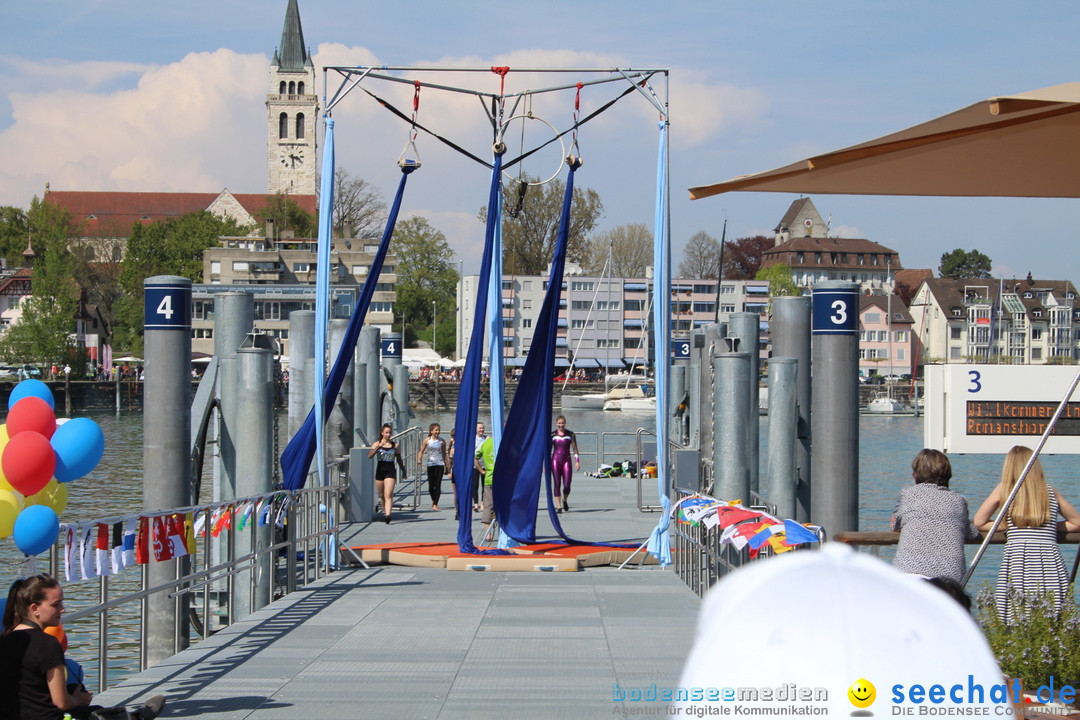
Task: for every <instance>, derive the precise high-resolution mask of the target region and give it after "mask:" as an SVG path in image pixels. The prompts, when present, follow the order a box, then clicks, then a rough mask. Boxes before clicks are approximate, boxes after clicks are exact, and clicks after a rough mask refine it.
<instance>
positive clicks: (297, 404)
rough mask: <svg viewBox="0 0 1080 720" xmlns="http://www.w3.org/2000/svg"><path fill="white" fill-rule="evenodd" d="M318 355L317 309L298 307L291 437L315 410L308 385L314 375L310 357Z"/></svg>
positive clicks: (292, 329) (292, 328)
mask: <svg viewBox="0 0 1080 720" xmlns="http://www.w3.org/2000/svg"><path fill="white" fill-rule="evenodd" d="M314 357H315V311H314V310H294V311H293V312H292V313H290V314H289V437H292V436H293V435H295V434H296V433H297V431H298V430H300V427H301V426H302V425H303V424H304V420H305V419H307V416H308V413H309V412H310V411H311V405H312V404H311V403H310V402H305V401H306V399H307V392H308V390H307V388H308V386H309V385H311V382H310V378H311V376H310V375H308V374H307V361H308V360H312V359H313V358H314Z"/></svg>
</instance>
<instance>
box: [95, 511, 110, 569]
mask: <svg viewBox="0 0 1080 720" xmlns="http://www.w3.org/2000/svg"><path fill="white" fill-rule="evenodd" d="M111 540H112V527H111V526H110V525H109V524H108V523H97V525H96V531H95V533H94V566H95V569H96V571H97V574H98V575H99V576H100V575H112V574H113V569H112V552H111V550H112V545H111V543H110V541H111Z"/></svg>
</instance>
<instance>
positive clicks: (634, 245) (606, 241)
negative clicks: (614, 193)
mask: <svg viewBox="0 0 1080 720" xmlns="http://www.w3.org/2000/svg"><path fill="white" fill-rule="evenodd" d="M609 248H610V249H611V277H620V278H635V277H636V278H640V277H645V271H646V270H647V269H648V268H649V267H651V266H652V264H653V235H652V230H650V229H649V228H648V227H647V226H645V225H643V224H642V223H634V224H632V225H620V226H619V227H617V228H614V229H612V230H607V231H605V232H602V233H598V234H596V235H594V236H593V237H592V238H590V239H589V240H588V244H587V246H586V251H585V254H584V257H582V259H581V268H582V270H584V271H585V273H586V274H588V275H601V274H603V271H604V265H606V264H607V259H608V249H609Z"/></svg>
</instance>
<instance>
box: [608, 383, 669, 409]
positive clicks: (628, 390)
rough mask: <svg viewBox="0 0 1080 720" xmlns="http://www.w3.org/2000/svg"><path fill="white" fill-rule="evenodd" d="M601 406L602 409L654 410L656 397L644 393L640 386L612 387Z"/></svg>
mask: <svg viewBox="0 0 1080 720" xmlns="http://www.w3.org/2000/svg"><path fill="white" fill-rule="evenodd" d="M603 408H604V410H642V411H646V410H655V409H656V397H655V396H652V395H646V394H645V391H644V390H642V389H641V387H640V386H632V387H618V388H613V389H612V390H611V391H610V392H609V393H608V397H607V400H605V401H604V405H603Z"/></svg>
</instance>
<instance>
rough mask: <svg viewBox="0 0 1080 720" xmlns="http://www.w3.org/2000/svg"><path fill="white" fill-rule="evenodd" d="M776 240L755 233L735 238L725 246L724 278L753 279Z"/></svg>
mask: <svg viewBox="0 0 1080 720" xmlns="http://www.w3.org/2000/svg"><path fill="white" fill-rule="evenodd" d="M774 245H775V240H774V239H773V238H770V237H766V236H764V235H754V236H752V237H743V238H739V239H738V240H733V241H731V242H729V243H727V244H726V245H725V246H724V279H725V280H751V279H753V278H755V277H757V273H758V270H760V269H761V260H762V257H763V255H764V253H765V251H766V250H768V249H769V248H771V247H773V246H774Z"/></svg>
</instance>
